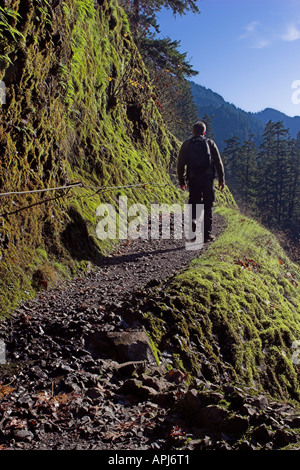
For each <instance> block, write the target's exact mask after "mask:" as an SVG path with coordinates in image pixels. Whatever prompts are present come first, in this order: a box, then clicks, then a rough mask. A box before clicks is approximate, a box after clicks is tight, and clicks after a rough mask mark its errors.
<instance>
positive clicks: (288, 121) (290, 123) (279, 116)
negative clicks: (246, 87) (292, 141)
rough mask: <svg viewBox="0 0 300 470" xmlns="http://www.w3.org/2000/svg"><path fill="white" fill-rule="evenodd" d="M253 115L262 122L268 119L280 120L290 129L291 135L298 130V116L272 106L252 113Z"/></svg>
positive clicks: (293, 135)
mask: <svg viewBox="0 0 300 470" xmlns="http://www.w3.org/2000/svg"><path fill="white" fill-rule="evenodd" d="M253 116H255V117H256V118H257V119H259V120H260V121H261V122H262V123H264V124H266V123H267V122H269V121H273V122H277V121H282V122H283V125H284V126H285V127H286V128H287V129H289V130H290V135H291V137H296V135H297V133H298V132H299V131H300V116H295V117H290V116H287V115H286V114H284V113H282V112H280V111H277V110H276V109H272V108H266V109H264V110H263V111H260V112H259V113H253Z"/></svg>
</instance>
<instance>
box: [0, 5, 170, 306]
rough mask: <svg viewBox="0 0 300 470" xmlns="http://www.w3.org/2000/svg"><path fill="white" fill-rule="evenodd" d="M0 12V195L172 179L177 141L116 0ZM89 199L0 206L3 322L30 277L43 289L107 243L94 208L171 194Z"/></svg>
mask: <svg viewBox="0 0 300 470" xmlns="http://www.w3.org/2000/svg"><path fill="white" fill-rule="evenodd" d="M0 8H1V9H2V10H1V11H2V13H3V12H5V11H6V12H9V14H7V15H6V18H7V25H6V26H2V30H1V36H0V43H1V44H0V45H1V49H2V55H1V57H0V79H1V80H3V82H4V83H5V85H6V104H5V105H2V106H1V107H0V115H1V120H0V155H1V157H0V158H1V163H0V188H1V191H0V192H1V193H3V192H9V191H25V190H34V189H42V188H52V187H57V186H62V185H68V184H70V183H72V182H76V181H81V182H83V183H84V184H85V185H88V186H90V187H99V186H120V185H121V186H122V185H128V184H136V183H147V182H155V183H159V184H162V183H170V178H169V169H170V166H171V165H172V162H173V161H174V158H175V156H176V154H177V150H178V142H177V141H176V139H175V138H174V137H173V136H172V135H171V134H169V133H168V132H167V130H166V128H165V126H164V124H163V121H162V119H161V116H160V114H159V112H158V110H157V108H156V105H155V103H154V102H153V100H152V98H151V84H150V82H149V78H148V74H147V71H146V70H145V68H144V65H143V62H142V60H141V58H140V56H139V53H138V51H137V49H136V47H135V45H134V43H133V41H132V38H131V34H130V30H129V26H128V21H127V18H126V15H125V14H124V12H123V10H122V9H121V8H120V7H119V5H118V3H117V1H115V0H102V1H98V2H97V1H95V2H94V0H65V1H51V2H48V1H47V0H40V1H31V0H21V1H20V0H8V1H5V2H4V1H3V0H1V1H0ZM94 193H95V191H93V190H91V189H87V188H85V189H83V188H78V187H77V188H74V189H71V190H69V191H64V190H61V191H59V192H55V193H52V192H51V193H43V194H28V195H21V196H20V195H15V196H7V197H2V198H1V199H0V271H1V272H0V275H1V278H0V295H1V299H0V315H1V314H3V313H5V312H6V311H8V310H9V309H10V308H11V307H13V306H15V305H16V304H17V302H18V301H19V300H20V299H21V298H24V297H25V298H26V297H28V296H31V295H33V294H34V292H35V290H34V282H33V279H36V278H38V276H37V275H36V271H37V270H39V271H41V273H42V275H44V276H46V278H47V281H49V282H51V281H52V280H55V278H56V277H57V276H58V277H59V276H60V275H61V273H68V272H69V273H72V272H74V271H76V270H77V269H78V267H84V266H86V264H87V263H88V262H89V261H90V262H92V263H97V260H99V257H100V256H101V254H103V253H105V250H107V249H109V248H111V244H110V243H108V242H107V243H106V244H105V243H104V242H100V241H99V240H98V239H97V237H96V236H95V227H96V224H97V217H96V208H97V207H98V205H99V204H100V203H101V202H106V203H111V204H114V205H116V204H117V203H118V197H119V196H120V195H126V196H128V198H129V201H130V202H137V201H138V202H141V203H145V204H149V203H151V202H172V201H173V200H177V199H178V191H177V190H176V189H175V188H174V187H173V186H172V185H169V186H156V187H152V188H151V187H149V189H147V190H146V189H144V188H132V189H123V190H122V189H121V190H110V191H106V192H100V193H99V194H98V195H95V194H94ZM57 196H64V197H59V198H57ZM90 196H93V197H90ZM27 206H28V208H27V209H26V210H23V208H25V207H27ZM20 209H22V210H20ZM41 250H44V256H41ZM43 273H44V274H43Z"/></svg>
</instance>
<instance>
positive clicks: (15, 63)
mask: <svg viewBox="0 0 300 470" xmlns="http://www.w3.org/2000/svg"><path fill="white" fill-rule="evenodd" d="M0 15H1V22H2V23H3V24H2V26H1V28H2V29H1V31H0V45H1V47H2V52H1V56H0V79H2V80H3V81H4V82H5V84H6V92H7V96H6V104H5V105H3V106H1V107H0V114H1V121H0V157H1V164H0V188H1V191H0V192H1V193H3V192H10V191H17V192H18V191H26V190H29V191H31V190H35V189H43V188H53V187H58V186H64V185H68V184H70V183H73V182H76V181H77V182H78V181H80V182H82V183H83V184H84V185H85V186H84V187H79V186H76V187H73V188H72V189H69V190H59V191H57V192H53V193H52V192H51V193H50V192H49V193H31V194H26V195H25V194H22V195H9V196H5V197H0V315H1V316H3V315H4V314H5V313H7V312H9V311H10V310H11V309H12V308H13V307H14V306H16V305H17V303H18V301H19V300H20V299H21V298H26V297H29V296H32V295H33V294H34V293H35V291H36V288H39V287H40V286H41V285H43V282H47V283H50V284H51V283H55V281H56V280H58V279H60V278H61V277H62V276H66V275H69V274H70V273H74V272H75V271H76V270H77V269H78V268H83V269H84V268H85V267H86V265H87V263H88V262H92V263H94V264H97V263H98V262H99V260H100V259H101V256H103V254H105V252H106V251H107V250H109V249H110V248H111V242H104V241H100V240H99V239H97V237H96V225H97V215H96V209H97V207H98V206H99V204H100V202H106V203H111V204H115V205H116V204H117V203H118V197H119V196H120V195H123V194H124V195H126V196H128V197H129V202H137V201H138V202H141V203H145V204H149V203H151V202H160V203H162V202H168V203H170V202H174V201H179V200H181V196H180V194H179V193H178V191H177V190H176V188H175V186H173V185H172V184H171V180H170V166H172V164H173V162H174V159H175V157H176V155H177V151H178V142H177V141H176V139H175V138H174V137H173V136H172V135H170V133H168V131H167V130H166V128H165V126H164V123H163V121H162V119H161V116H160V114H159V112H158V110H157V108H156V105H155V103H154V101H153V99H152V92H151V86H150V82H149V79H148V74H147V70H146V69H145V67H144V65H143V63H142V60H141V58H140V56H139V53H138V51H137V49H136V47H135V45H134V43H133V41H132V38H131V35H130V30H129V26H128V21H127V18H126V16H125V15H124V12H123V10H122V9H121V8H120V7H119V5H118V3H117V2H116V0H98V1H94V0H64V1H58V0H53V1H51V2H50V1H47V0H39V1H34V2H32V1H29V0H22V1H21V0H8V1H5V2H4V1H3V0H0ZM148 182H154V183H158V184H161V186H156V187H155V188H154V191H152V190H151V187H150V188H149V189H145V188H143V187H133V188H126V190H125V189H116V190H114V189H110V190H109V191H103V192H102V191H101V192H99V193H97V194H96V190H95V189H94V190H93V189H90V188H96V187H99V186H101V187H103V186H110V187H113V186H122V185H130V184H138V183H148ZM165 183H166V184H168V186H165V185H164V184H165ZM218 211H219V213H220V215H221V216H222V217H223V218H224V219H225V220H226V223H227V227H226V229H225V230H224V233H223V234H222V235H221V236H220V237H219V238H218V240H217V241H216V242H215V243H214V244H213V247H212V248H210V249H209V250H208V251H207V252H206V253H205V255H203V256H201V257H200V258H199V259H198V260H196V261H195V262H194V263H192V265H191V266H190V267H189V268H188V269H187V270H185V271H184V272H183V273H180V274H178V275H177V276H174V277H173V278H172V279H170V280H167V281H166V283H163V284H162V285H161V286H159V287H157V288H155V289H152V290H150V291H149V292H148V293H147V295H145V297H142V296H140V297H139V298H138V299H134V301H133V302H132V305H130V309H129V313H130V314H132V315H133V316H134V315H137V316H139V319H140V320H141V321H143V323H144V324H145V325H146V327H147V331H148V332H149V335H150V336H151V338H152V341H153V344H155V346H156V347H157V350H158V353H159V356H160V357H161V358H163V352H164V351H166V352H168V353H170V354H171V355H172V358H173V364H174V365H175V366H176V367H180V368H182V369H183V370H184V371H188V372H190V373H191V374H192V375H194V376H199V377H202V376H204V377H205V379H206V380H208V381H213V382H217V383H222V382H223V381H226V380H230V381H234V382H236V383H242V384H244V385H252V386H254V387H256V388H258V389H264V390H267V391H268V392H269V393H270V394H272V395H275V396H277V397H281V398H283V397H284V398H287V397H288V398H290V397H292V398H294V399H295V398H296V399H299V396H300V395H299V374H298V369H297V367H298V366H297V364H294V363H293V361H292V356H293V353H294V352H295V350H294V349H293V347H292V346H293V342H294V341H295V340H299V339H300V296H299V287H298V284H299V267H298V266H297V265H295V264H293V263H292V262H291V261H290V260H289V259H288V257H287V256H286V255H285V253H284V252H283V250H282V249H281V247H280V246H279V244H278V242H277V240H276V238H275V237H274V236H273V235H272V234H271V233H269V232H267V231H266V230H265V229H263V228H262V227H261V226H260V225H259V224H257V223H256V222H254V221H253V220H251V219H246V218H244V217H243V216H242V215H241V214H240V213H239V211H238V210H237V208H236V206H235V204H234V201H233V199H232V196H231V194H230V192H229V191H228V189H226V191H224V192H223V193H220V192H218ZM134 302H137V304H138V305H137V308H135V307H136V306H135V304H134ZM140 317H141V318H140Z"/></svg>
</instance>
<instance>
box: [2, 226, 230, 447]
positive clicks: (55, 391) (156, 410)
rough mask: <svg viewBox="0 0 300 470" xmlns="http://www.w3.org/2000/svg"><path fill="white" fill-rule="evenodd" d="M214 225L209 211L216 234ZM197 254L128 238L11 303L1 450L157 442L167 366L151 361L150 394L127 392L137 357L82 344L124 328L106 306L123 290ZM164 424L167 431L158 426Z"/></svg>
mask: <svg viewBox="0 0 300 470" xmlns="http://www.w3.org/2000/svg"><path fill="white" fill-rule="evenodd" d="M221 226H222V223H221V220H220V219H218V218H217V217H216V218H215V220H214V230H215V233H218V231H220V230H221ZM205 249H207V245H205V247H204V248H203V250H205ZM203 250H202V251H203ZM200 253H201V252H199V251H198V250H197V251H190V250H186V248H185V241H184V240H182V239H181V240H174V239H171V240H161V239H160V240H151V239H149V240H141V239H140V240H136V241H131V242H130V243H129V244H124V245H123V246H121V247H120V248H119V249H117V250H116V251H115V253H113V254H112V255H111V256H108V257H107V258H105V259H104V260H103V263H102V266H101V267H99V268H97V269H96V270H95V271H92V272H91V273H90V274H89V275H87V276H86V277H85V278H83V279H79V278H77V279H74V280H73V281H72V282H69V283H68V284H67V285H66V286H65V287H64V288H60V289H58V288H56V289H52V290H49V291H45V292H41V293H40V295H39V296H38V297H37V298H36V299H34V300H32V301H30V302H26V303H23V304H22V305H20V307H19V308H18V309H17V311H16V312H15V313H14V314H13V315H12V316H11V319H10V320H9V321H8V322H7V323H6V324H4V325H3V328H2V335H1V336H2V338H3V339H4V341H5V344H6V355H7V364H5V365H3V366H2V367H1V369H0V374H1V376H0V384H2V385H1V386H0V423H1V428H0V429H1V431H0V445H2V446H3V447H4V448H9V449H49V448H50V449H74V448H77V449H90V448H92V449H118V448H119V449H124V448H125V449H143V448H153V449H157V448H158V449H159V448H161V447H162V446H165V439H166V436H168V435H169V432H170V429H169V428H170V427H171V429H172V425H173V424H172V419H173V418H171V417H170V418H168V413H169V411H168V409H169V405H170V404H171V403H173V398H174V397H173V395H174V394H175V393H177V392H178V386H179V385H178V384H175V385H174V383H172V381H171V382H169V381H166V380H165V376H164V374H165V372H166V371H165V370H164V369H163V368H157V367H156V366H155V365H154V364H153V363H152V365H151V374H152V375H153V383H152V387H150V389H151V390H150V391H149V390H147V387H146V389H145V390H144V392H145V393H149V394H150V395H151V393H152V394H153V397H152V398H150V397H149V399H148V400H146V401H145V400H144V399H143V400H140V399H136V397H135V396H134V391H132V390H129V391H128V390H127V391H124V390H123V389H122V387H124V383H126V380H127V381H128V378H129V377H130V376H131V375H132V372H133V371H135V369H136V368H137V369H139V372H141V373H143V372H145V367H146V366H147V364H146V363H145V361H144V362H143V361H127V362H126V361H125V362H126V364H127V369H128V370H126V367H121V368H120V367H119V362H118V361H116V360H115V357H114V356H113V354H112V353H111V352H110V350H109V347H108V345H107V344H106V345H105V347H104V351H102V352H100V353H99V351H98V353H97V355H96V356H95V354H93V352H92V351H91V349H90V348H89V347H88V345H89V344H90V341H91V338H93V335H94V334H95V331H96V332H97V334H99V332H101V334H103V332H105V333H106V334H107V333H113V332H116V331H117V332H122V331H128V325H126V324H124V321H123V319H122V316H121V315H120V314H119V313H118V314H115V313H114V309H116V310H118V307H119V306H120V303H121V302H122V300H123V299H124V297H125V296H126V295H128V294H132V293H134V292H139V291H140V290H141V289H143V287H145V286H146V285H149V284H151V283H158V282H160V281H161V280H163V279H166V278H168V277H170V276H171V275H172V274H175V273H176V272H178V271H180V270H181V269H183V268H184V267H185V266H187V265H188V263H189V262H190V261H191V260H192V259H193V258H194V257H196V256H199V254H200ZM122 362H124V361H121V363H122ZM140 368H142V369H141V370H140ZM128 374H129V375H128ZM151 374H150V375H151ZM150 375H149V371H148V378H149V376H150ZM131 385H132V386H133V387H134V384H131ZM148 385H149V384H148ZM182 386H184V383H183V384H182ZM172 387H173V388H172ZM154 390H155V391H154ZM167 397H169V398H168V399H167ZM1 398H2V399H1ZM168 400H169V403H166V401H167V402H168ZM161 403H162V404H163V406H160V405H161ZM169 419H170V422H169V421H168V420H169ZM143 423H146V424H145V425H144V427H143ZM165 426H166V427H167V428H168V430H167V431H166V430H164V431H163V432H162V431H161V429H162V428H164V427H165ZM157 428H159V429H160V431H159V430H158V429H157ZM155 429H156V430H157V431H156V433H155V432H154V430H155Z"/></svg>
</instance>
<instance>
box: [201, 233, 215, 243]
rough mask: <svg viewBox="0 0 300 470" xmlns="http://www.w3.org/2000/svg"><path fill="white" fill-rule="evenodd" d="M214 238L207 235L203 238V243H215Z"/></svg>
mask: <svg viewBox="0 0 300 470" xmlns="http://www.w3.org/2000/svg"><path fill="white" fill-rule="evenodd" d="M215 239H216V237H215V236H214V235H212V234H209V235H207V236H206V237H204V243H209V242H213V241H215Z"/></svg>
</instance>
